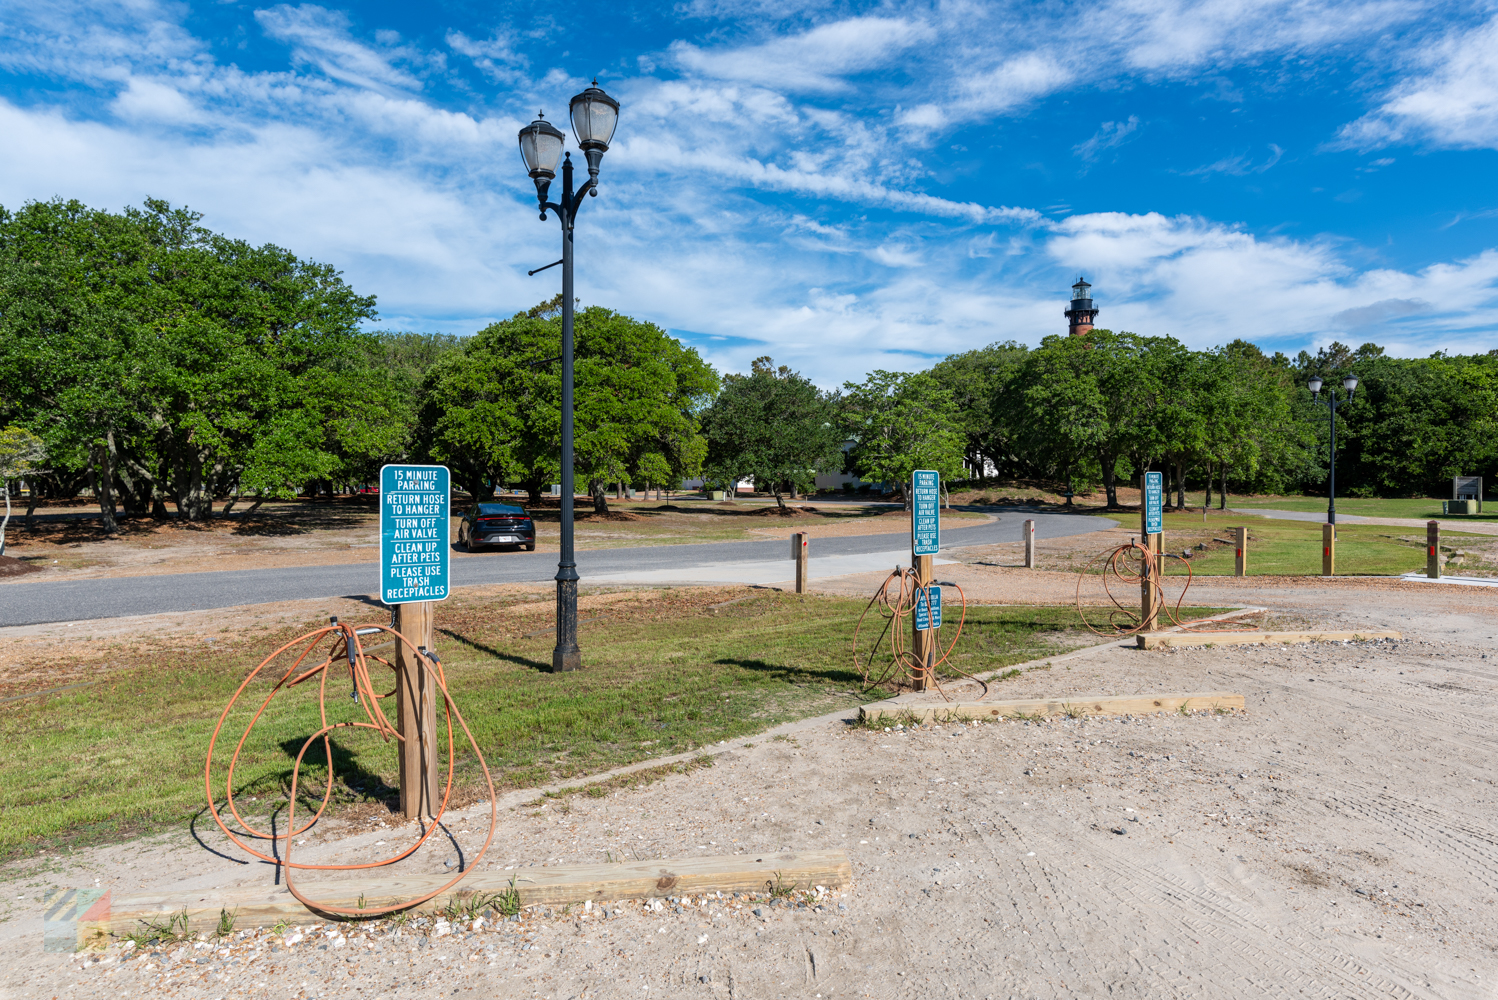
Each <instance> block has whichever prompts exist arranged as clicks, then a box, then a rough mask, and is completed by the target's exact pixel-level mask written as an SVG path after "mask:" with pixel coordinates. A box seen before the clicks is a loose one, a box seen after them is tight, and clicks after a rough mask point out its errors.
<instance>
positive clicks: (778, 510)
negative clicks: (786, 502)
mask: <svg viewBox="0 0 1498 1000" xmlns="http://www.w3.org/2000/svg"><path fill="white" fill-rule="evenodd" d="M754 513H755V514H757V515H758V516H760V517H811V516H813V515H818V514H821V513H822V512H821V511H819V510H817V509H816V508H815V507H791V506H786V507H761V508H760V509H759V510H757V511H755V512H754Z"/></svg>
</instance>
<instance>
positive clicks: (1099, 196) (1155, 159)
mask: <svg viewBox="0 0 1498 1000" xmlns="http://www.w3.org/2000/svg"><path fill="white" fill-rule="evenodd" d="M594 74H597V75H598V78H599V81H600V84H601V85H602V86H603V87H604V88H605V89H606V90H608V91H609V93H611V94H613V95H614V96H615V97H617V98H618V99H619V100H620V101H621V102H622V103H623V110H622V112H621V117H620V124H619V129H618V132H617V133H616V136H615V143H614V147H613V148H612V149H611V150H610V152H609V153H608V155H607V157H606V158H605V160H604V164H603V175H602V191H601V193H600V197H598V198H595V199H589V201H588V203H587V205H586V206H585V209H584V212H583V214H582V217H581V219H580V222H579V237H578V294H579V296H580V297H581V298H582V300H583V302H584V303H585V304H601V305H606V306H610V307H612V308H616V309H619V310H622V311H624V312H627V313H630V314H632V315H635V316H638V317H641V318H645V319H649V320H652V321H654V322H656V323H659V324H660V325H662V326H663V327H666V328H667V329H669V330H671V331H673V332H675V333H676V334H678V335H679V336H682V337H683V338H684V339H686V340H687V341H688V342H690V343H692V344H694V345H695V346H697V347H699V348H700V349H701V350H702V351H703V353H704V354H705V355H706V356H707V357H708V358H709V359H710V360H711V361H712V362H713V363H715V364H716V365H718V366H719V367H720V368H721V369H724V370H746V369H747V367H748V363H749V360H750V359H751V358H753V357H755V356H757V355H760V354H770V355H772V356H773V357H774V358H775V359H776V361H777V362H780V363H786V364H791V365H793V366H794V367H796V368H798V369H800V370H802V371H804V372H806V373H807V374H809V375H811V376H812V377H813V378H815V379H816V380H817V381H818V382H820V383H822V384H824V385H833V384H836V383H838V382H841V381H843V380H844V379H858V378H860V377H861V376H862V375H863V373H864V372H866V371H868V370H870V369H872V368H876V367H883V368H894V369H914V368H920V367H924V366H926V365H928V364H930V363H931V361H932V359H934V358H938V357H941V356H943V355H945V354H948V353H951V352H953V351H960V350H966V349H969V348H973V347H979V346H982V345H983V344H986V343H990V342H992V341H996V340H1007V339H1015V340H1019V341H1023V342H1026V343H1030V344H1034V343H1037V342H1038V341H1039V339H1040V338H1041V337H1042V336H1044V335H1046V334H1049V333H1058V332H1064V330H1065V321H1064V319H1063V318H1062V315H1061V311H1062V309H1063V308H1064V305H1065V302H1064V300H1065V298H1066V295H1067V289H1068V286H1069V285H1070V284H1071V282H1072V280H1073V279H1074V278H1075V277H1076V275H1077V274H1079V273H1080V274H1085V275H1086V276H1087V277H1088V279H1089V280H1091V281H1093V282H1094V285H1095V292H1094V294H1095V295H1096V297H1097V299H1098V302H1099V305H1100V306H1101V308H1102V313H1101V315H1100V317H1099V320H1098V323H1099V325H1100V326H1108V327H1111V328H1114V329H1128V330H1133V331H1136V332H1139V333H1147V334H1170V335H1173V336H1175V337H1178V338H1180V339H1181V340H1183V341H1185V342H1186V343H1188V344H1190V345H1192V346H1195V347H1210V346H1213V345H1215V344H1220V343H1223V342H1225V341H1227V340H1230V339H1232V338H1234V337H1245V338H1248V339H1250V340H1253V341H1255V342H1257V343H1259V344H1261V345H1263V346H1265V347H1267V348H1270V349H1282V350H1287V351H1291V352H1293V351H1295V350H1299V349H1301V348H1309V349H1313V350H1314V348H1315V347H1317V346H1318V345H1322V344H1325V343H1328V342H1330V341H1332V340H1334V339H1336V340H1342V341H1344V342H1351V343H1353V344H1359V343H1362V342H1364V341H1368V340H1372V341H1376V342H1378V343H1380V344H1383V345H1384V346H1385V347H1386V348H1387V349H1388V350H1389V351H1390V352H1391V353H1394V354H1399V355H1406V356H1419V355H1425V354H1428V353H1430V352H1432V351H1435V350H1446V351H1450V352H1474V351H1487V350H1489V349H1490V348H1494V347H1498V335H1495V333H1498V308H1495V307H1498V193H1495V183H1494V180H1495V178H1498V6H1495V4H1493V3H1492V2H1489V3H1473V4H1463V3H1427V2H1414V0H1361V2H1357V0H1341V2H1336V0H1209V2H1198V3H1191V2H1170V0H1101V2H1095V3H1060V2H1047V3H1001V2H990V3H969V2H954V3H898V2H892V3H854V2H834V3H827V4H818V3H816V2H805V0H800V2H795V3H790V2H780V0H766V2H750V0H742V2H738V0H725V2H714V0H688V2H684V3H678V4H674V5H673V4H638V3H636V4H631V3H627V2H625V3H564V4H553V5H550V6H541V5H537V4H513V3H485V4H476V3H469V2H436V3H430V2H429V3H425V4H409V3H405V4H395V3H364V4H356V5H351V6H337V5H332V4H329V5H325V6H320V5H317V4H311V3H308V4H301V5H289V4H263V5H256V4H246V3H235V2H223V3H185V4H184V3H165V2H160V0H127V2H119V3H109V2H100V3H69V2H67V0H47V2H36V0H7V2H6V4H5V5H4V6H3V7H0V135H4V136H5V137H6V142H5V155H4V156H3V157H0V204H4V205H6V206H7V207H19V205H20V204H21V203H23V202H25V201H27V200H30V199H45V198H50V197H53V196H55V195H62V196H65V197H76V198H79V199H81V200H83V201H86V202H88V203H89V204H92V205H97V206H100V207H110V208H115V209H118V208H120V207H122V206H124V205H126V204H138V203H139V202H140V201H141V200H142V199H143V198H146V197H148V196H152V197H162V198H167V199H169V200H170V201H172V202H174V203H177V204H186V205H189V206H191V207H192V208H194V209H197V210H198V211H201V212H203V213H205V216H206V219H205V222H206V224H207V225H209V226H211V227H213V228H215V229H217V230H220V231H222V232H226V233H229V234H232V235H235V236H240V237H243V238H246V239H249V240H252V241H255V242H275V243H278V244H280V245H283V246H286V247H289V248H291V249H292V250H294V251H296V252H297V253H299V254H300V255H302V256H305V257H312V258H316V259H319V260H323V261H327V262H329V263H332V264H334V265H335V266H337V267H339V268H341V269H342V270H343V271H344V273H345V275H346V276H347V277H348V279H349V280H350V282H351V283H352V284H353V285H354V287H355V288H357V289H358V290H359V291H361V292H364V293H367V294H374V295H376V296H378V299H379V306H380V312H381V321H380V323H379V324H378V325H379V326H381V327H383V328H389V329H413V330H425V331H437V330H440V331H447V332H454V333H471V332H473V331H474V330H476V329H478V328H479V327H481V326H483V325H484V324H485V323H487V322H489V321H491V320H493V319H495V318H501V317H504V316H507V315H510V314H512V313H513V312H515V311H517V310H519V309H524V308H526V307H528V306H530V305H532V304H534V303H536V302H538V301H541V300H543V299H546V298H548V297H550V296H551V295H552V294H554V293H555V291H556V288H557V285H558V282H559V280H560V278H559V275H558V271H557V269H553V270H551V271H546V272H543V273H542V274H541V275H538V276H536V277H533V278H532V277H527V276H526V274H525V271H526V270H527V269H529V268H532V267H536V266H539V265H541V264H545V263H548V262H550V261H552V260H555V259H556V257H557V256H559V254H558V242H559V236H558V230H557V227H556V224H555V222H549V223H544V224H543V223H542V222H540V221H539V220H538V219H537V218H536V213H535V210H534V188H533V187H532V185H531V183H530V181H529V180H528V179H527V178H526V177H525V176H524V173H523V170H522V168H521V165H520V160H519V155H518V153H517V150H516V140H515V134H516V131H517V130H518V129H519V128H520V127H521V126H522V125H523V124H525V123H526V122H527V121H529V120H530V119H531V118H532V117H533V115H534V112H535V111H536V110H537V109H544V110H545V111H546V112H547V114H548V117H552V118H553V119H554V120H557V121H558V122H559V123H560V122H561V121H562V120H564V119H565V109H566V102H567V99H568V98H569V97H570V96H571V95H572V94H574V93H576V92H577V91H578V90H580V89H582V87H584V86H585V85H586V83H587V81H588V79H589V78H590V77H592V76H593V75H594ZM569 145H570V143H569Z"/></svg>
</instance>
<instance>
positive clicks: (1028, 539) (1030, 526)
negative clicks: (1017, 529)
mask: <svg viewBox="0 0 1498 1000" xmlns="http://www.w3.org/2000/svg"><path fill="white" fill-rule="evenodd" d="M1034 568H1035V522H1034V521H1026V522H1025V569H1034Z"/></svg>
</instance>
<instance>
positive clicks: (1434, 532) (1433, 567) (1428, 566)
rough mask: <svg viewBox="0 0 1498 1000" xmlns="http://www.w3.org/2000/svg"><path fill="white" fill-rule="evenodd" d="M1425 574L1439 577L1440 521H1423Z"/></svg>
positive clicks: (1433, 578) (1434, 577)
mask: <svg viewBox="0 0 1498 1000" xmlns="http://www.w3.org/2000/svg"><path fill="white" fill-rule="evenodd" d="M1425 575H1426V576H1428V577H1430V578H1431V579H1432V580H1439V579H1440V578H1441V522H1440V521H1426V522H1425Z"/></svg>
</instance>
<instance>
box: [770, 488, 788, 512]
mask: <svg viewBox="0 0 1498 1000" xmlns="http://www.w3.org/2000/svg"><path fill="white" fill-rule="evenodd" d="M771 489H773V490H774V491H775V503H776V504H778V505H779V506H780V509H781V510H785V500H784V499H783V498H782V497H781V496H780V483H779V482H773V483H771Z"/></svg>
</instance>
